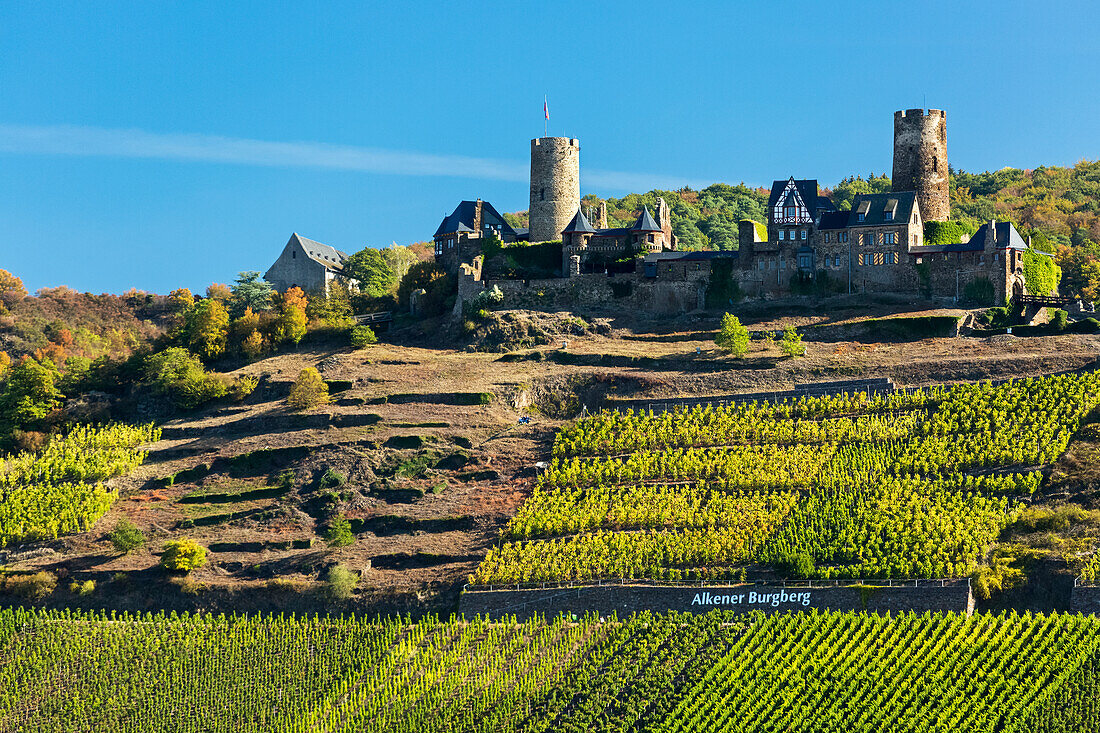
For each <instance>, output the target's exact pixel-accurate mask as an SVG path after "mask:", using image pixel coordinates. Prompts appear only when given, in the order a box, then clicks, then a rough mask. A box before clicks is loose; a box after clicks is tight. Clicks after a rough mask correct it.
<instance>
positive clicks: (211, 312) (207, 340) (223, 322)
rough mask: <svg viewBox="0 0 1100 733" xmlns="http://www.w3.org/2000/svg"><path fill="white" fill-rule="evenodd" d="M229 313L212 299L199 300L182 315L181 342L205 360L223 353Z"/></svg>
mask: <svg viewBox="0 0 1100 733" xmlns="http://www.w3.org/2000/svg"><path fill="white" fill-rule="evenodd" d="M228 328H229V313H227V312H226V310H225V306H224V305H222V304H221V302H220V301H217V300H215V299H213V298H207V299H206V300H200V301H199V302H197V303H195V305H193V306H191V308H190V309H188V311H187V313H186V314H185V315H184V322H183V332H182V335H183V340H184V343H186V344H187V348H189V349H191V351H192V352H194V353H195V354H198V355H199V356H200V357H202V358H203V359H205V360H210V359H216V358H218V357H219V356H221V355H222V354H224V353H225V346H226V335H227V333H228Z"/></svg>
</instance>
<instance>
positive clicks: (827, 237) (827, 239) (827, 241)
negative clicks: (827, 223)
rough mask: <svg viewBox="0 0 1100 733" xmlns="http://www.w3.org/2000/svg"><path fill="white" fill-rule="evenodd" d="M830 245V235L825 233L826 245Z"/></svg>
mask: <svg viewBox="0 0 1100 733" xmlns="http://www.w3.org/2000/svg"><path fill="white" fill-rule="evenodd" d="M828 243H829V233H828V232H825V244H828Z"/></svg>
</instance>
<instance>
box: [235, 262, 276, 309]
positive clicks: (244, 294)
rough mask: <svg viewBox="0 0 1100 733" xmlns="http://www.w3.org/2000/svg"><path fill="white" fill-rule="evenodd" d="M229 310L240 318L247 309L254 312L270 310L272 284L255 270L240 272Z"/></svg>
mask: <svg viewBox="0 0 1100 733" xmlns="http://www.w3.org/2000/svg"><path fill="white" fill-rule="evenodd" d="M231 291H232V293H233V295H232V297H231V298H230V299H229V311H230V314H231V315H232V316H233V317H234V318H240V317H241V316H242V315H243V314H244V312H245V311H246V310H248V309H249V308H251V309H252V311H253V312H254V313H259V312H260V311H266V310H270V308H271V299H272V295H273V291H272V289H271V284H270V283H268V282H266V281H264V280H261V279H260V273H258V272H256V271H255V270H249V271H246V272H240V273H238V274H237V279H236V281H235V282H234V283H233V287H232V288H231Z"/></svg>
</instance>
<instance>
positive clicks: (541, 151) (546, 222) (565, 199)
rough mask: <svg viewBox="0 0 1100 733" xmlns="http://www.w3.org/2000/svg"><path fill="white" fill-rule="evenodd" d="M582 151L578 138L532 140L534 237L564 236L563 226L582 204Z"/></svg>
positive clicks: (531, 232) (532, 232) (537, 238)
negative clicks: (562, 234)
mask: <svg viewBox="0 0 1100 733" xmlns="http://www.w3.org/2000/svg"><path fill="white" fill-rule="evenodd" d="M580 155H581V144H580V141H579V140H577V139H576V138H568V137H542V138H538V139H537V140H532V141H531V205H530V209H529V216H530V234H529V239H530V241H532V242H549V241H553V240H556V239H561V233H562V230H563V229H565V227H566V226H567V225H568V224H569V220H570V219H572V218H573V215H574V214H576V213H577V210H578V209H579V208H580V205H581V180H580Z"/></svg>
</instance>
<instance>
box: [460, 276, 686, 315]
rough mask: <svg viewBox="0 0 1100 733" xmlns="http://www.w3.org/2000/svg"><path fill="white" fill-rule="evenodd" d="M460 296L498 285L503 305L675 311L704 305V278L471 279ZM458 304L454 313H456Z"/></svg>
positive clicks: (583, 277) (513, 306)
mask: <svg viewBox="0 0 1100 733" xmlns="http://www.w3.org/2000/svg"><path fill="white" fill-rule="evenodd" d="M467 285H468V288H467V289H466V291H465V292H463V290H462V282H460V283H459V288H460V290H459V294H460V299H461V298H467V297H473V296H475V295H476V294H477V292H479V291H480V290H482V289H487V288H492V287H494V286H496V287H498V288H500V290H501V291H502V292H503V293H504V303H503V304H502V306H501V307H503V308H524V309H528V310H544V311H560V310H572V309H574V308H585V307H595V308H601V307H613V308H625V309H636V310H640V311H644V312H646V313H659V314H675V313H686V312H688V311H693V310H697V309H699V308H702V307H703V306H704V305H705V291H706V281H702V282H699V281H694V280H692V281H686V282H684V281H665V282H662V281H655V282H654V281H644V280H639V279H638V278H636V277H635V276H634V275H630V274H627V275H619V276H616V277H608V276H606V275H603V274H589V275H577V276H575V277H570V278H552V279H545V280H488V281H485V282H484V283H476V282H475V281H473V280H472V279H471V280H469V282H468V283H467ZM460 308H461V306H460V305H457V306H456V312H460Z"/></svg>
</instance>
